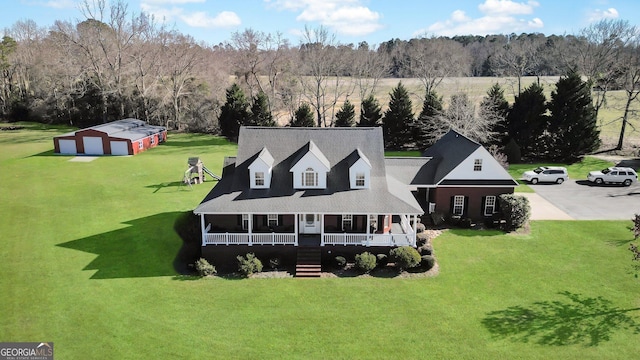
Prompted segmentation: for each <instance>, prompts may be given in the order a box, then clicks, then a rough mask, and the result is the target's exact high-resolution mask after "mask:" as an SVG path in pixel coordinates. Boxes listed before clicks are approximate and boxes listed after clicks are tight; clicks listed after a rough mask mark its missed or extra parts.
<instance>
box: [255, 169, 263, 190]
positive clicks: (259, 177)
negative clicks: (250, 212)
mask: <svg viewBox="0 0 640 360" xmlns="http://www.w3.org/2000/svg"><path fill="white" fill-rule="evenodd" d="M255 184H256V186H259V187H262V186H264V172H262V171H256V179H255Z"/></svg>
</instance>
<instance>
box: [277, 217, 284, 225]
mask: <svg viewBox="0 0 640 360" xmlns="http://www.w3.org/2000/svg"><path fill="white" fill-rule="evenodd" d="M282 219H284V216H282V215H278V225H282Z"/></svg>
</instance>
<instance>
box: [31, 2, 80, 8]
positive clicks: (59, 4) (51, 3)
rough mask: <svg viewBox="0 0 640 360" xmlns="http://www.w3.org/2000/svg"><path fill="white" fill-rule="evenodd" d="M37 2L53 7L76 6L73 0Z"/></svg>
mask: <svg viewBox="0 0 640 360" xmlns="http://www.w3.org/2000/svg"><path fill="white" fill-rule="evenodd" d="M39 4H40V5H42V6H46V7H50V8H55V9H73V8H75V7H76V2H75V1H73V0H49V1H43V2H40V3H39Z"/></svg>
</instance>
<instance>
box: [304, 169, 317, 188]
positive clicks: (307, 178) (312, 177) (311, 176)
mask: <svg viewBox="0 0 640 360" xmlns="http://www.w3.org/2000/svg"><path fill="white" fill-rule="evenodd" d="M302 184H303V186H304V187H317V186H318V173H317V172H316V171H314V170H313V168H307V170H305V171H304V172H303V173H302Z"/></svg>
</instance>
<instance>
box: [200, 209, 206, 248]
mask: <svg viewBox="0 0 640 360" xmlns="http://www.w3.org/2000/svg"><path fill="white" fill-rule="evenodd" d="M205 229H206V226H204V214H200V230H201V231H202V246H205V245H206V243H205V239H206V238H207V233H206V230H205Z"/></svg>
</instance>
